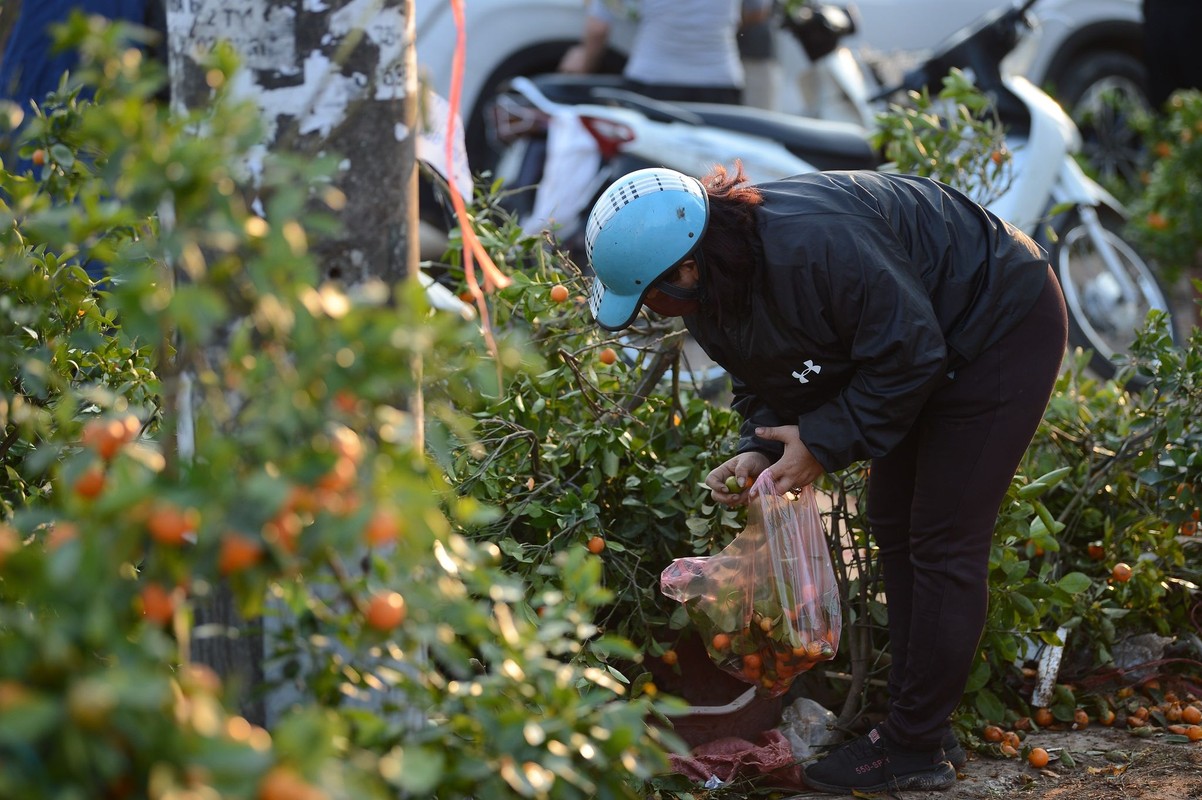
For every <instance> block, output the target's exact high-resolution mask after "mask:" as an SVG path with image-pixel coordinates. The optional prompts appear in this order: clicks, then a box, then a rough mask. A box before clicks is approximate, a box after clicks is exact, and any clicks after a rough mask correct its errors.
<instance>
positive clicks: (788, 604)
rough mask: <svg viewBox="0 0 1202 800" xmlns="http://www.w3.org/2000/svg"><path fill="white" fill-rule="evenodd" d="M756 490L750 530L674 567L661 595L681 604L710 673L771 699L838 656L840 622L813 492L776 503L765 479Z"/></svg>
mask: <svg viewBox="0 0 1202 800" xmlns="http://www.w3.org/2000/svg"><path fill="white" fill-rule="evenodd" d="M754 488H755V490H756V491H757V492H758V495H757V496H756V497H755V498H754V499H752V500H751V502H750V505H749V506H748V515H747V526H746V527H745V528H744V529H743V530H742V531H740V532H739V534H738V535H737V536H736V537H735V538H734V540H733V541H732V542H731V543H730V544H729V545H727V546H726V547H725V548H723V550H722V551H721V552H720V553H718V554H716V555H713V556H704V557H694V558H678V559H676V560H675V561H673V562H672V563H671V564H669V565H668V566H667V568H665V569H664V571H663V573H662V574H661V575H660V591H662V592H663V593H664V594H665V595H666V596H668V597H670V598H672V599H673V600H676V601H678V602H680V603H683V604H684V607H685V609H686V610H687V612H688V615H689V618H690V620H692V622H693V625H694V626H695V627H696V629H697V631H698V633H700V635H701V639H702V641H704V642H705V645H706V650H708V652H709V655H710V658H712V659H713V661H714V663H715V664H717V665H718V666H719V667H720V668H721V669H723V670H725V671H727V672H729V673H731V674H732V675H734V676H736V677H737V678H739V679H740V680H743V681H746V682H747V683H750V684H753V685H754V686H756V688H757V690H758V692H759V694H760V695H762V696H764V697H776V696H778V695H781V694H783V693H784V692H785V691H786V690H788V688H789V686H790V684H792V683H793V680H794V678H796V677H797V676H798V675H800V674H801V673H803V672H805V671H806V670H808V669H810V668H811V667H813V666H814V665H815V664H817V663H819V662H820V661H827V660H830V659H832V658H834V657H835V653H836V651H837V650H838V648H839V634H840V632H841V631H842V627H843V626H842V615H841V612H840V602H839V587H838V585H837V584H836V583H835V570H834V566H833V565H832V563H831V551H830V547H829V546H828V545H827V541H826V533H825V530H824V528H823V525H822V518H821V516H820V515H819V513H818V506H817V503H816V501H815V496H814V490H813V488H812V487H809V486H807V487H806V488H805V489H804V490H802V492H801V494H800V496H797V497H796V498H794V496H793V495H791V494H790V495H779V494H777V493H776V489H775V483H774V480H773V478H772V475H771V473H770V471H769V470H765V471H764V472H763V473H761V475H760V477H759V479H758V480H757V481H756V482H755V487H754Z"/></svg>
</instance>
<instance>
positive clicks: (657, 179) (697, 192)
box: [584, 169, 705, 260]
mask: <svg viewBox="0 0 1202 800" xmlns="http://www.w3.org/2000/svg"><path fill="white" fill-rule="evenodd" d="M673 191H675V192H687V193H688V194H691V195H693V196H694V197H699V198H703V199H704V197H705V190H704V189H702V188H701V183H700V182H698V181H697V180H696V179H694V178H689V177H688V176H686V175H683V174H681V173H679V172H676V171H675V170H670V169H641V170H637V171H635V172H632V173H630V174H629V175H627V176H625V177H624V178H622V179H621V180H619V181H618V182H617V183H615V184H614V185H613V186H610V187H609V188H608V189H606V190H605V193H604V194H602V195H601V197H600V198H599V199H598V200H597V204H596V205H594V206H593V210H592V213H590V214H589V217H588V225H587V226H586V227H585V230H584V250H585V253H586V254H587V255H588V257H589V259H590V260H591V259H592V257H593V243H594V242H595V241H596V240H597V234H599V233H600V232H601V231H602V229H604V228H605V226H606V225H608V224H609V221H610V220H611V219H613V218H614V215H615V214H617V213H618V210H619V209H621V208H622V207H623V206H625V205H628V204H629V203H631V202H633V201H634V200H635V199H636V198H639V197H645V196H647V195H651V194H656V193H658V192H673Z"/></svg>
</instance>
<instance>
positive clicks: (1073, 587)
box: [1056, 572, 1093, 594]
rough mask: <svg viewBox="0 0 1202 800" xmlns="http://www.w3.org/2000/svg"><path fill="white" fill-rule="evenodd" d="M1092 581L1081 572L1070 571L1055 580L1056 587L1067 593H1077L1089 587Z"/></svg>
mask: <svg viewBox="0 0 1202 800" xmlns="http://www.w3.org/2000/svg"><path fill="white" fill-rule="evenodd" d="M1092 583H1093V581H1092V580H1091V579H1090V577H1089V576H1088V575H1086V574H1085V573H1083V572H1070V573H1068V574H1067V575H1065V576H1064V577H1063V578H1061V579H1060V580H1059V582H1057V584H1056V587H1057V588H1058V589H1060V590H1062V591H1065V592H1068V593H1069V594H1079V593H1081V592H1083V591H1085V590H1086V589H1088V588H1089V587H1090V585H1091V584H1092Z"/></svg>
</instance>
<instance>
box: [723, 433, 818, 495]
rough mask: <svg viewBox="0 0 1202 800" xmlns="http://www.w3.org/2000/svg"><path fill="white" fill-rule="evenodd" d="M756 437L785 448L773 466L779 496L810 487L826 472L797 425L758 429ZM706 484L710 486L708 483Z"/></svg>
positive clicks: (773, 475)
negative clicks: (812, 453)
mask: <svg viewBox="0 0 1202 800" xmlns="http://www.w3.org/2000/svg"><path fill="white" fill-rule="evenodd" d="M755 435H756V436H758V437H760V438H761V439H768V440H769V441H773V442H781V443H782V444H783V445H784V446H785V452H784V454H783V455H782V456H781V457H780V460H778V461H777V462H776V463H775V464H773V465H772V477H773V478H774V479H775V481H776V492H777V494H784V493H785V492H787V491H790V490H792V489H801V488H804V487H806V486H809V485H810V484H811V483H813V482H814V481H816V480H818V478H819V477H821V476H822V473H823V472H825V471H826V470H824V469H823V468H822V465H821V464H819V463H818V460H817V459H816V458H814V456H812V455H810V448H808V447H806V446H805V444H804V443H803V442H802V441H801V436H800V434H799V433H798V431H797V426H796V425H781V426H780V427H778V428H756V429H755ZM706 483H707V484H708V481H706Z"/></svg>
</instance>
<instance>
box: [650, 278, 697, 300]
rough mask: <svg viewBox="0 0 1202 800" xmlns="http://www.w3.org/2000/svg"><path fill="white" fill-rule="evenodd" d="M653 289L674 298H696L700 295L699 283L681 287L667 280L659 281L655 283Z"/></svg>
mask: <svg viewBox="0 0 1202 800" xmlns="http://www.w3.org/2000/svg"><path fill="white" fill-rule="evenodd" d="M655 290H656V291H657V292H659V293H660V294H664V295H667V296H668V297H671V298H672V299H674V300H696V299H697V298H698V297H701V286H700V285H697V286H694V287H692V288H691V289H682V288H681V287H679V286H673V285H672V284H670V283H668V282H667V281H660V282H659V283H656V284H655Z"/></svg>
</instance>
